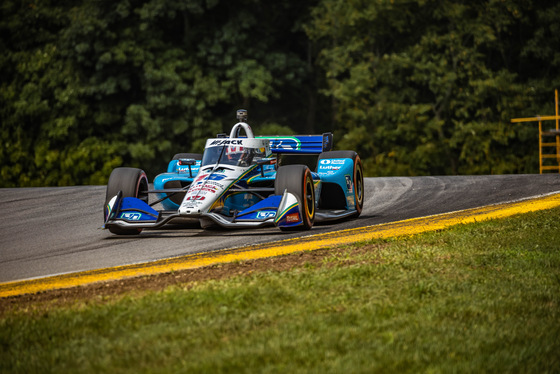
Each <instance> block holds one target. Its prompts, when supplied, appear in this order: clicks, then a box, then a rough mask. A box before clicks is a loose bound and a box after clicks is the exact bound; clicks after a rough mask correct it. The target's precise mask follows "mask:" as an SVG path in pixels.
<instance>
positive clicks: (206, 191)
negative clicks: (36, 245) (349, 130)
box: [103, 109, 364, 235]
mask: <svg viewBox="0 0 560 374" xmlns="http://www.w3.org/2000/svg"><path fill="white" fill-rule="evenodd" d="M237 120H238V122H237V123H236V124H235V125H234V126H233V128H232V129H231V132H230V134H229V136H227V135H226V134H219V135H218V136H217V137H216V138H212V139H208V140H207V141H206V146H205V148H204V153H203V154H195V153H179V154H176V155H175V156H174V157H173V159H172V160H171V161H170V162H169V164H168V168H167V172H165V173H162V174H159V175H158V176H156V177H155V179H154V181H153V186H154V188H153V189H150V188H149V186H150V185H149V183H148V178H147V176H146V173H145V172H144V171H143V170H141V169H136V168H127V167H121V168H116V169H114V170H113V172H112V173H111V175H110V177H109V182H108V184H107V192H106V200H105V207H104V211H103V214H104V220H105V223H104V228H105V229H108V230H109V231H110V232H111V233H113V234H117V235H136V234H139V233H140V232H141V231H142V230H143V229H157V228H161V227H162V226H164V225H166V224H168V223H170V222H172V221H174V220H175V221H176V220H177V219H183V220H184V219H191V220H198V222H200V226H201V227H202V228H203V229H205V228H209V227H212V226H218V227H223V228H256V227H261V226H277V227H279V228H280V229H281V230H309V229H311V228H312V227H313V225H314V223H316V222H324V221H330V220H340V219H343V218H347V217H352V216H353V217H357V216H359V215H360V213H361V212H362V208H363V204H364V177H363V167H362V162H361V160H360V157H359V156H358V154H357V153H356V152H354V151H332V150H331V149H332V140H333V136H332V133H325V134H322V135H297V136H254V134H253V131H252V129H251V127H250V126H249V125H248V124H247V111H246V110H244V109H240V110H238V111H237ZM243 133H244V135H243ZM301 160H304V161H306V162H304V163H301V162H300V161H301ZM309 160H311V161H309ZM298 162H300V163H298ZM310 166H311V168H313V169H314V170H313V171H312V170H311V169H310ZM149 195H154V196H155V198H153V199H149V198H148V196H149ZM150 200H153V201H150ZM156 206H157V207H163V209H159V210H156V209H155V207H156Z"/></svg>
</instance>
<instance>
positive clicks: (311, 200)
mask: <svg viewBox="0 0 560 374" xmlns="http://www.w3.org/2000/svg"><path fill="white" fill-rule="evenodd" d="M274 190H275V194H276V195H282V194H283V193H284V191H285V190H288V192H290V193H292V194H294V195H295V196H296V197H297V199H298V200H299V202H300V206H301V208H302V209H301V210H302V211H301V212H300V213H301V220H302V222H303V224H302V225H301V226H297V227H296V229H304V230H309V229H311V227H313V223H314V221H315V187H314V186H313V177H312V176H311V171H310V170H309V168H308V167H307V166H305V165H287V166H281V167H280V168H278V171H277V173H276V182H275V185H274ZM281 229H282V230H283V229H286V228H281Z"/></svg>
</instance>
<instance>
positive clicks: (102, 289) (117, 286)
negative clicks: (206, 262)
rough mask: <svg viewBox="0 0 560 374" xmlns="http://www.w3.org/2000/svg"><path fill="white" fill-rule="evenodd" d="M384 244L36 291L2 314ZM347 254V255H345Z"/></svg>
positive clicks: (289, 265) (319, 260) (275, 268)
mask: <svg viewBox="0 0 560 374" xmlns="http://www.w3.org/2000/svg"><path fill="white" fill-rule="evenodd" d="M380 248H381V245H365V246H359V247H353V246H344V247H340V248H327V249H318V250H315V251H305V252H297V253H292V254H288V255H283V256H278V257H269V258H261V259H255V260H247V261H241V262H234V263H223V264H217V265H211V266H207V267H201V268H196V269H188V270H180V271H173V272H168V273H161V274H154V275H146V276H140V277H134V278H126V279H119V280H111V281H102V282H96V283H91V284H87V285H82V286H76V287H70V288H63V289H55V290H48V291H42V292H38V293H33V294H24V295H17V296H8V297H5V298H0V314H4V313H6V312H9V311H15V310H18V311H20V312H27V313H33V312H41V311H46V310H49V309H51V308H57V307H61V306H72V305H74V306H80V305H90V304H96V303H108V302H112V301H115V300H118V299H119V298H121V297H124V296H126V295H136V296H141V295H143V294H147V293H149V292H157V291H162V290H164V289H165V288H167V287H170V286H179V287H182V288H184V289H190V288H192V287H193V286H194V285H196V284H199V283H200V282H205V281H209V280H221V279H227V278H231V277H236V276H252V275H254V274H258V273H265V272H281V271H291V270H294V269H297V268H301V267H309V266H315V267H319V266H329V265H326V264H327V263H328V262H327V261H325V259H326V258H329V257H341V255H343V254H348V252H349V251H351V252H352V253H353V254H358V253H362V252H364V253H365V252H370V253H371V252H372V251H375V250H380ZM344 257H346V256H344Z"/></svg>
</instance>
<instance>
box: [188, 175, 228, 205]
mask: <svg viewBox="0 0 560 374" xmlns="http://www.w3.org/2000/svg"><path fill="white" fill-rule="evenodd" d="M233 181H234V178H228V177H227V176H226V175H225V174H224V173H203V174H202V175H199V176H198V177H196V179H195V180H194V181H193V183H192V184H191V187H190V188H189V190H188V191H187V193H186V195H185V197H184V199H183V202H182V203H181V206H180V207H179V213H180V214H182V215H191V216H192V215H200V214H201V213H206V212H208V211H209V210H210V208H211V207H212V205H214V202H216V199H218V198H219V197H220V196H221V195H222V192H223V191H225V190H226V189H227V188H228V187H229V185H230V184H231V183H233Z"/></svg>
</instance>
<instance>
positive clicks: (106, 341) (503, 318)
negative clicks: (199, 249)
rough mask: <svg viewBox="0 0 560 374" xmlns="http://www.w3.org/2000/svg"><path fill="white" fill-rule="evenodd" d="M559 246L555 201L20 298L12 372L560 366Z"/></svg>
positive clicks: (5, 323)
mask: <svg viewBox="0 0 560 374" xmlns="http://www.w3.org/2000/svg"><path fill="white" fill-rule="evenodd" d="M559 248H560V209H558V208H556V209H552V210H546V211H540V212H536V213H528V214H524V215H520V216H516V217H512V218H508V219H503V220H493V221H487V222H481V223H476V224H469V225H461V226H456V227H453V228H451V229H447V230H444V231H441V232H435V233H427V234H422V235H418V236H414V237H409V238H396V239H392V240H377V241H370V242H365V243H356V244H355V245H353V246H346V247H342V248H333V249H332V250H327V251H323V253H324V255H323V256H321V259H320V261H312V262H311V261H307V262H303V263H300V264H299V265H297V266H295V267H293V268H292V269H291V270H289V271H275V270H270V271H264V272H256V273H250V274H247V273H243V274H240V275H237V276H232V277H229V278H227V279H221V280H208V281H203V282H198V283H196V284H193V283H185V284H178V285H175V286H171V287H167V288H165V289H164V290H163V291H147V292H144V293H140V294H138V293H134V294H125V295H124V296H120V297H118V298H114V299H111V300H109V301H103V302H83V301H78V302H76V303H72V304H67V305H58V306H52V307H46V308H21V309H18V308H12V309H10V310H7V311H5V312H4V313H3V315H2V316H0V347H1V351H0V372H2V373H4V372H7V373H8V372H9V373H17V372H24V373H33V372H41V373H48V372H56V373H60V372H78V371H79V372H80V373H89V372H92V373H98V372H112V373H128V372H134V373H139V372H149V373H159V372H161V373H167V372H169V373H176V372H189V373H197V372H200V373H209V372H212V373H225V372H234V373H239V372H249V373H254V372H259V373H275V372H278V373H285V372H290V373H298V372H300V373H303V372H305V373H315V372H316V373H341V372H351V373H360V372H363V373H375V372H380V373H390V372H395V373H396V372H398V373H402V372H405V373H406V372H409V373H419V372H420V373H423V372H426V373H440V372H441V373H447V372H500V373H503V372H531V373H532V372H535V373H536V372H538V373H547V372H549V373H554V372H559V370H560V369H559V368H560V358H559V357H560V355H559V354H558V352H560V324H559V321H560V318H559V317H560V249H559ZM291 256H297V255H291Z"/></svg>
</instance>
